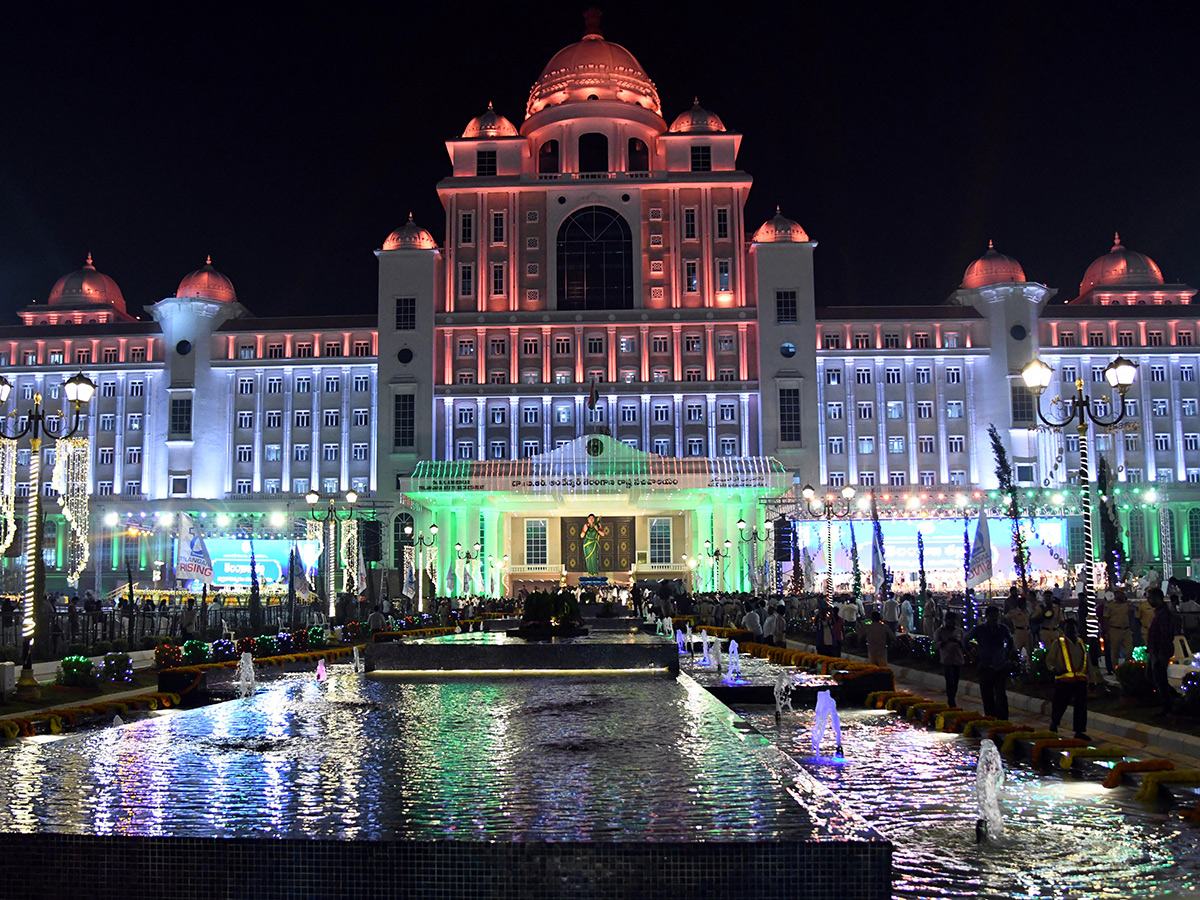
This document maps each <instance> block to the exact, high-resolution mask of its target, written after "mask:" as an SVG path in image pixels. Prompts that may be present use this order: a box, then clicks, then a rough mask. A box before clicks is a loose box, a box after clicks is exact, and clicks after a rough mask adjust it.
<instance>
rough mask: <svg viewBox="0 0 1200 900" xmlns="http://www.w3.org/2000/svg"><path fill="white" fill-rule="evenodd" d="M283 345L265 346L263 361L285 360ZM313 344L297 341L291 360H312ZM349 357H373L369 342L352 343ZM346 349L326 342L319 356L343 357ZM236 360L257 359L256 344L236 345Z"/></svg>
mask: <svg viewBox="0 0 1200 900" xmlns="http://www.w3.org/2000/svg"><path fill="white" fill-rule="evenodd" d="M285 349H286V348H285V345H284V343H283V342H282V341H270V342H268V343H267V346H266V355H265V356H264V357H263V358H264V359H287V358H288V357H287V356H286V355H285ZM313 350H314V344H313V342H312V341H297V342H296V343H295V345H294V349H293V352H292V357H291V358H293V359H312V358H313ZM350 351H351V352H350V355H351V356H374V352H373V351H372V349H371V341H369V340H361V341H353V342H352V343H351V344H350ZM345 355H346V347H345V344H343V342H342V341H326V342H325V343H324V344H323V345H322V346H321V356H322V357H326V356H345ZM236 358H237V359H258V358H259V357H258V345H257V342H256V343H253V344H238V346H237V351H236Z"/></svg>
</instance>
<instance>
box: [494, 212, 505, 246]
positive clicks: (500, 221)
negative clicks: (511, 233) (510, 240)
mask: <svg viewBox="0 0 1200 900" xmlns="http://www.w3.org/2000/svg"><path fill="white" fill-rule="evenodd" d="M505 230H506V229H505V227H504V213H503V212H493V213H492V243H493V244H503V243H504V241H505V237H504V232H505Z"/></svg>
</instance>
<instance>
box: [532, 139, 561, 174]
mask: <svg viewBox="0 0 1200 900" xmlns="http://www.w3.org/2000/svg"><path fill="white" fill-rule="evenodd" d="M560 171H562V170H561V169H559V167H558V141H546V143H544V144H542V146H541V147H539V148H538V172H539V173H541V174H553V173H555V172H560Z"/></svg>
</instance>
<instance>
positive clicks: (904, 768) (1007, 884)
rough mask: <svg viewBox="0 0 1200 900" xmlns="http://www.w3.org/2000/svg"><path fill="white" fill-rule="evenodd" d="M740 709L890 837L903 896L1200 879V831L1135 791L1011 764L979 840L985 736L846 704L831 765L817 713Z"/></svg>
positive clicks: (1090, 891) (1152, 892)
mask: <svg viewBox="0 0 1200 900" xmlns="http://www.w3.org/2000/svg"><path fill="white" fill-rule="evenodd" d="M741 712H742V713H743V715H745V716H746V718H747V719H748V720H749V721H751V722H752V723H753V724H754V725H755V726H756V727H757V728H758V729H760V731H761V732H762V734H764V735H767V736H768V737H769V738H770V739H771V740H772V741H773V742H774V743H776V744H777V745H778V746H779V747H780V748H781V749H782V750H783V751H784V752H786V753H787V754H788V755H789V756H791V757H792V758H793V759H795V760H799V761H800V763H801V765H803V766H804V768H805V769H806V770H807V771H808V772H809V773H810V774H811V775H812V776H813V777H814V778H815V779H817V780H818V781H819V782H820V783H822V784H824V785H826V786H827V787H829V788H830V789H831V790H832V791H833V792H834V794H835V796H836V797H837V799H838V800H839V801H840V802H841V803H842V804H844V805H847V806H849V807H851V808H852V809H853V810H855V811H857V812H858V813H860V814H861V815H862V816H863V817H864V818H866V819H867V820H868V821H869V822H870V823H871V824H872V825H874V826H875V828H876V829H877V830H878V831H880V832H881V833H882V834H883V835H884V836H885V837H887V838H889V839H890V840H891V841H892V842H893V843H894V845H895V853H894V855H893V860H892V865H893V871H894V873H895V879H894V885H895V887H894V890H895V895H896V896H897V897H972V898H973V897H988V898H992V897H997V898H1001V897H1002V898H1009V897H1039V898H1040V897H1070V898H1072V900H1086V898H1116V897H1131V896H1136V897H1166V896H1172V895H1173V896H1179V894H1178V892H1179V891H1181V890H1194V889H1195V888H1196V887H1197V885H1198V884H1200V833H1198V832H1197V830H1196V829H1195V828H1193V827H1190V826H1184V825H1183V824H1182V823H1181V821H1180V820H1179V818H1178V816H1177V815H1171V814H1168V813H1164V812H1162V811H1160V810H1158V809H1156V808H1154V807H1150V806H1143V805H1141V804H1138V803H1135V802H1134V801H1133V793H1132V792H1131V791H1126V790H1115V791H1108V790H1106V789H1104V788H1102V787H1099V786H1098V785H1096V784H1095V782H1092V781H1087V782H1085V781H1082V780H1075V779H1074V778H1072V777H1071V776H1065V777H1060V776H1058V775H1056V774H1051V775H1045V774H1043V773H1040V772H1034V771H1033V770H1031V769H1030V768H1028V767H1027V766H1023V765H1016V766H1012V767H1010V769H1009V773H1008V780H1007V782H1006V784H1005V787H1004V790H1003V792H1002V795H1001V806H1002V808H1003V811H1004V815H1005V825H1004V827H1005V831H1004V835H1003V836H1002V837H1001V838H1000V839H999V840H998V841H996V842H994V843H985V844H983V845H977V844H976V843H975V819H976V816H977V813H976V805H975V796H974V786H975V764H976V762H977V761H978V752H979V751H978V743H977V742H975V741H969V740H967V739H965V738H962V737H961V736H954V735H942V734H938V733H934V732H928V731H923V730H919V729H916V728H912V727H911V726H909V725H908V724H906V723H904V722H902V721H901V720H900V719H898V718H897V717H896V716H893V715H889V714H887V713H881V712H876V711H871V712H864V711H849V712H846V713H843V714H842V730H843V734H844V746H845V749H846V756H847V757H848V758H849V761H848V763H847V764H846V765H827V764H825V763H824V762H822V761H812V760H806V759H805V758H806V757H808V755H809V754H810V753H811V747H810V746H809V740H810V738H809V735H810V731H811V726H812V711H811V710H810V711H807V712H803V711H799V712H797V713H795V714H793V715H788V716H786V717H785V721H784V726H785V727H783V728H782V729H779V730H777V729H776V727H775V721H774V711H773V710H771V709H770V708H767V707H760V708H754V709H746V710H741Z"/></svg>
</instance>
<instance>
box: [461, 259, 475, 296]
mask: <svg viewBox="0 0 1200 900" xmlns="http://www.w3.org/2000/svg"><path fill="white" fill-rule="evenodd" d="M458 296H460V297H473V296H475V267H474V266H472V265H471V264H470V263H463V264H462V265H460V266H459V267H458Z"/></svg>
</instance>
